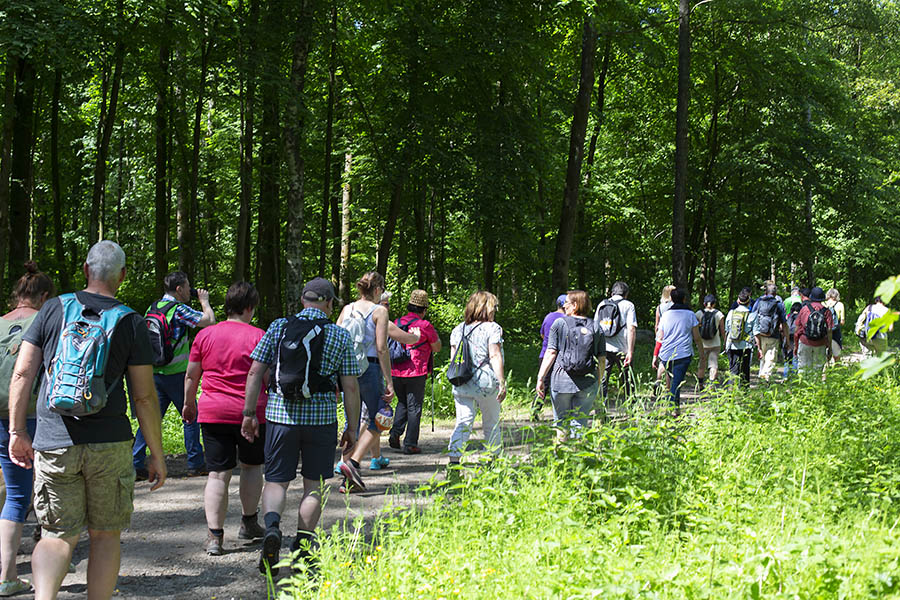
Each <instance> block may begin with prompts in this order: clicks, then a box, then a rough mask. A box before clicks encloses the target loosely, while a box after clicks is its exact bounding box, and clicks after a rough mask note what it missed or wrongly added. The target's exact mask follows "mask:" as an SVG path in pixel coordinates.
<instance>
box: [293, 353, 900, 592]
mask: <svg viewBox="0 0 900 600" xmlns="http://www.w3.org/2000/svg"><path fill="white" fill-rule="evenodd" d="M897 375H898V372H897V371H896V370H895V371H892V372H889V373H885V374H882V375H879V376H878V377H876V378H875V379H874V380H872V381H869V382H865V383H863V382H861V381H859V380H858V379H856V378H855V377H853V376H852V374H851V373H850V372H848V371H846V370H843V369H838V370H835V371H832V372H831V373H830V375H829V380H828V382H827V383H826V384H821V385H805V384H802V383H797V384H795V385H794V386H792V387H787V388H785V387H773V388H769V389H767V390H765V391H753V392H741V391H735V392H733V393H726V394H723V395H721V396H719V397H716V398H713V399H711V400H709V401H707V402H706V403H704V404H702V405H699V406H698V407H697V410H696V411H695V416H693V417H691V418H684V419H671V418H666V417H657V416H654V415H645V416H638V417H636V418H635V419H633V420H631V421H629V422H628V424H627V425H625V426H622V425H619V426H616V425H599V424H598V425H597V426H596V427H595V428H593V429H591V430H589V431H588V432H586V434H585V435H584V436H583V437H582V438H581V439H579V440H574V441H570V442H567V443H564V444H561V445H556V444H554V443H553V442H552V441H551V440H552V436H551V435H550V432H549V431H546V432H542V431H537V432H536V441H535V442H534V445H533V447H532V448H531V452H530V454H529V455H528V456H527V457H525V458H521V457H519V458H516V457H512V456H508V457H504V458H500V459H498V460H496V461H494V462H493V463H492V464H490V465H482V466H474V467H471V468H469V469H467V471H466V472H465V473H464V477H463V479H462V481H461V482H460V483H457V484H454V485H452V484H449V483H447V482H444V481H443V476H441V475H439V476H436V477H435V478H434V480H433V481H432V482H431V483H429V484H427V485H424V486H423V488H422V490H421V497H420V499H419V501H418V502H417V503H416V505H415V506H414V507H412V508H409V507H393V508H388V509H386V510H385V511H384V513H383V514H382V515H381V516H380V517H379V518H378V519H377V520H376V522H375V524H374V526H373V527H370V528H367V527H364V525H363V523H362V522H361V521H357V522H355V523H345V524H341V525H336V526H335V527H334V528H333V529H332V530H331V531H330V532H327V535H324V536H323V540H324V543H323V546H322V550H321V554H320V555H319V574H318V577H317V578H315V579H308V578H307V577H305V576H303V575H299V576H296V577H294V578H293V579H292V580H290V581H289V582H288V583H286V584H285V586H286V587H283V588H282V594H283V595H284V597H296V598H301V597H302V598H308V597H314V598H351V597H352V598H387V599H405V598H410V599H411V598H492V599H493V598H515V599H520V598H876V597H877V598H883V597H898V596H900V536H898V535H897V533H898V532H897V525H898V522H900V506H898V503H897V501H898V500H900V469H898V464H900V385H898V382H897Z"/></svg>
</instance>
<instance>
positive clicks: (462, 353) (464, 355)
mask: <svg viewBox="0 0 900 600" xmlns="http://www.w3.org/2000/svg"><path fill="white" fill-rule="evenodd" d="M480 325H481V323H478V325H476V326H475V327H473V328H471V329H470V330H469V331H466V326H465V325H463V335H462V339H460V340H459V346H457V347H456V352H454V353H453V358H451V359H450V365H449V366H448V367H447V380H448V381H449V382H450V383H451V384H452V385H453V386H454V387H455V386H460V385H463V384H464V383H468V382H469V380H470V379H472V377H474V376H475V369H476V367H475V365H474V364H473V362H472V351H471V350H470V349H469V336H470V335H472V332H473V331H475V330H476V329H478V327H479V326H480ZM482 364H484V363H482ZM478 366H479V367H481V365H478Z"/></svg>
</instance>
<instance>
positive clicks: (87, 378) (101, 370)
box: [46, 294, 134, 417]
mask: <svg viewBox="0 0 900 600" xmlns="http://www.w3.org/2000/svg"><path fill="white" fill-rule="evenodd" d="M59 300H60V302H62V310H63V325H62V329H61V331H60V333H59V341H58V342H57V344H56V355H55V356H54V357H53V360H52V361H51V362H50V368H49V369H48V371H47V387H46V390H47V392H46V393H47V400H46V401H47V407H48V408H49V409H50V410H51V411H52V412H55V413H58V414H61V415H66V416H69V417H81V416H85V415H92V414H94V413H97V412H99V411H100V410H101V409H102V408H103V407H104V406H106V401H107V397H108V395H109V390H110V389H111V388H113V387H115V386H116V385H118V384H119V383H120V382H121V381H122V378H121V377H120V378H118V379H117V380H116V381H114V382H113V383H112V385H110V386H109V387H107V385H106V380H105V378H104V374H105V372H106V363H107V361H108V360H109V347H110V343H111V340H112V336H113V332H115V330H116V325H118V324H119V321H121V320H122V317H124V316H126V315H128V314H129V313H132V312H134V311H133V310H131V309H130V308H128V307H127V306H125V305H124V304H120V305H118V306H113V307H111V308H107V309H105V310H103V311H100V313H99V314H98V313H97V312H95V311H94V310H92V309H88V308H86V307H85V306H84V305H83V304H82V303H81V302H79V301H78V298H76V297H75V294H64V295H62V296H60V297H59Z"/></svg>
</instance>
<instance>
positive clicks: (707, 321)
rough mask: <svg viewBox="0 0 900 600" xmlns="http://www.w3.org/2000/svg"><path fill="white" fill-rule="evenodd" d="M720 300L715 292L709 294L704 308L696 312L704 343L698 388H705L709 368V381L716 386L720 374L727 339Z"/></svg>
mask: <svg viewBox="0 0 900 600" xmlns="http://www.w3.org/2000/svg"><path fill="white" fill-rule="evenodd" d="M717 304H718V300H717V299H716V296H715V295H714V294H707V295H706V297H704V298H703V309H702V310H698V311H697V312H696V313H694V316H696V317H697V322H699V323H700V338H701V339H702V340H703V343H702V344H699V345H698V348H699V349H700V358H699V362H698V363H697V388H698V389H699V390H703V387H704V384H705V381H706V371H707V369H708V370H709V383H710V385H711V387H713V388H714V387H715V385H716V378H717V377H718V375H719V353H720V352H721V351H722V340H724V339H725V315H723V314H722V311H720V310H719V309H718V308H716V305H717Z"/></svg>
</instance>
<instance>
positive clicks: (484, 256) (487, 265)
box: [481, 235, 497, 293]
mask: <svg viewBox="0 0 900 600" xmlns="http://www.w3.org/2000/svg"><path fill="white" fill-rule="evenodd" d="M481 239H482V246H481V248H482V253H481V266H482V268H483V276H484V289H485V290H487V291H489V292H491V293H493V292H494V272H495V271H496V270H497V240H496V239H494V238H492V237H489V236H487V235H482V236H481Z"/></svg>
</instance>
